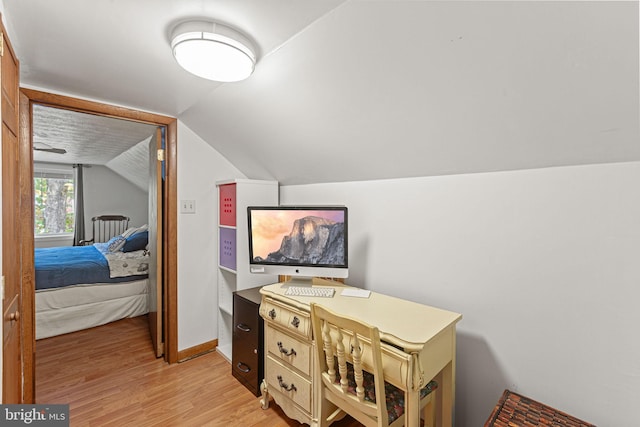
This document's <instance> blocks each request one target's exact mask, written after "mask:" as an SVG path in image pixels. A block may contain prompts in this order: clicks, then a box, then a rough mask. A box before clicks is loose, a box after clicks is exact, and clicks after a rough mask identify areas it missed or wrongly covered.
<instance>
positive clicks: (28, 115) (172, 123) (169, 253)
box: [20, 89, 178, 401]
mask: <svg viewBox="0 0 640 427" xmlns="http://www.w3.org/2000/svg"><path fill="white" fill-rule="evenodd" d="M21 97H22V99H21V107H22V108H21V124H22V125H23V126H21V128H22V129H24V130H25V131H24V132H22V133H21V139H20V145H21V149H22V150H23V152H27V150H32V149H33V148H34V144H37V143H40V142H41V141H35V140H34V138H33V135H34V132H33V131H29V132H27V131H26V129H29V130H33V129H34V128H33V112H34V110H35V111H36V112H39V109H41V108H47V109H48V110H46V111H48V112H49V113H52V112H58V113H59V112H61V111H64V112H66V113H69V114H71V115H73V114H77V113H81V114H83V115H85V114H88V115H90V116H91V118H92V119H93V120H97V121H101V120H102V119H103V118H104V117H109V118H117V119H118V120H125V121H127V124H131V122H135V123H137V124H141V127H140V128H141V129H143V132H146V131H147V130H151V131H152V132H151V133H153V135H150V137H149V138H146V137H145V138H144V139H143V140H141V141H138V142H137V143H136V144H134V145H139V147H138V151H144V152H145V153H146V156H147V159H145V160H144V162H145V163H144V165H145V166H148V167H149V168H152V165H153V163H151V162H150V161H149V159H154V158H155V159H158V162H159V163H157V169H156V170H155V171H153V174H152V173H150V172H149V171H147V173H146V175H147V176H146V177H145V179H147V180H149V177H150V176H153V179H154V180H156V183H158V185H157V186H155V187H153V186H151V185H150V183H149V182H147V183H146V184H140V185H141V186H142V187H146V188H147V190H148V191H149V189H151V191H156V192H157V193H156V194H157V203H156V204H155V208H154V207H152V204H148V205H147V208H148V209H157V210H156V211H155V212H154V213H153V214H152V213H151V212H148V214H147V217H148V218H150V219H151V220H152V221H154V224H153V225H152V227H151V228H153V229H154V230H155V231H157V233H155V234H153V236H154V237H155V236H157V240H156V241H155V243H156V244H157V246H156V248H155V249H154V251H153V252H155V255H156V256H155V257H154V259H156V260H157V263H158V269H157V273H158V274H157V280H158V289H159V291H160V292H161V296H162V298H159V299H157V307H158V309H157V310H153V311H154V312H155V315H152V314H150V316H149V317H150V320H152V319H153V321H154V322H155V323H156V325H159V327H158V326H156V328H155V329H156V334H158V336H159V340H160V344H158V346H160V352H162V353H164V359H165V360H166V361H167V362H169V363H174V362H177V357H178V356H177V331H176V324H177V320H176V304H175V295H176V290H177V284H176V282H177V274H176V265H177V259H176V247H177V237H176V224H177V218H176V211H177V210H176V203H177V202H176V169H175V168H176V166H175V165H176V162H175V153H176V143H177V141H176V139H177V136H176V134H177V129H176V128H177V124H176V120H175V119H174V118H170V117H165V116H160V115H155V114H149V113H144V112H140V111H135V110H130V109H125V108H121V107H114V106H110V105H106V104H100V103H96V102H91V101H85V100H80V99H76V98H70V97H65V96H60V95H53V94H49V93H45V92H40V91H34V90H30V89H22V90H21ZM52 114H53V113H52ZM27 124H28V125H27ZM116 127H117V126H116ZM145 129H146V130H145ZM114 133H116V132H115V131H114ZM23 134H24V135H23ZM63 145H64V144H63V143H62V142H56V141H53V140H52V142H51V143H46V145H45V146H44V147H43V146H42V145H40V148H44V149H45V150H44V151H42V150H36V151H35V152H38V156H34V158H33V160H34V161H35V160H36V158H39V159H40V161H41V163H42V159H43V158H44V159H47V161H48V163H49V164H55V163H54V161H53V160H56V159H55V157H56V155H57V156H64V155H65V154H67V153H71V151H72V148H71V147H69V146H67V147H64V146H63ZM153 146H156V147H157V148H159V149H161V151H160V152H156V151H155V150H153ZM100 147H101V148H100ZM162 147H164V148H162ZM36 148H38V145H36ZM112 148H113V146H112V144H109V142H108V141H102V145H100V141H98V150H101V151H109V150H110V149H112ZM63 151H64V154H61V153H62V152H63ZM134 151H135V150H134ZM35 152H34V153H35ZM40 153H42V154H43V155H40ZM69 157H70V156H69ZM125 157H127V156H125ZM52 158H53V160H52ZM58 160H60V159H58ZM70 161H71V159H66V160H64V162H63V163H62V164H64V163H67V164H68V163H69V162H70ZM120 161H123V162H124V163H126V162H127V161H131V159H130V158H129V159H120ZM133 161H134V162H137V163H138V162H139V160H133ZM26 163H28V164H26ZM45 163H46V162H45ZM73 163H74V164H80V163H82V161H77V162H76V161H74V162H73ZM86 163H89V162H86ZM92 163H93V164H95V161H93V162H92ZM33 165H34V163H33V162H24V163H23V164H21V165H20V166H21V167H26V168H29V174H30V175H31V176H33V171H34V166H33ZM98 166H99V167H98ZM98 166H96V167H95V171H98V169H100V170H101V172H105V171H106V170H107V169H108V170H109V171H112V168H113V169H117V168H118V166H117V165H114V164H111V168H109V167H106V166H104V165H98ZM141 166H142V165H141ZM91 169H92V171H91V172H92V173H93V172H94V170H93V168H91ZM103 169H104V170H103ZM124 169H127V168H126V167H124ZM134 169H135V168H134ZM140 169H143V168H142V167H141V168H140ZM144 169H145V170H146V168H144ZM109 173H110V172H109ZM152 187H153V188H152ZM32 196H33V195H32ZM101 202H104V200H102V201H101ZM33 214H34V212H31V215H33ZM90 215H92V213H90V212H88V213H87V216H90ZM137 222H142V220H140V219H137V220H136V223H137ZM132 225H133V224H132ZM88 234H89V235H90V234H91V231H89V232H88ZM150 234H151V233H150ZM87 237H90V236H87ZM154 237H151V235H150V237H149V239H150V240H153V239H154ZM32 238H33V237H32ZM31 247H33V244H32V245H31ZM22 271H24V272H25V273H26V274H25V275H26V276H27V280H25V289H24V295H23V306H24V307H23V312H24V313H25V315H26V316H27V318H28V319H30V321H27V322H25V323H24V324H23V333H24V338H25V346H24V352H25V358H29V357H31V359H32V358H33V354H34V351H35V337H36V334H35V332H36V323H35V280H33V279H31V280H28V279H29V277H31V278H33V277H34V276H33V272H34V265H33V259H31V260H29V259H25V260H23V266H22ZM28 272H31V274H30V275H29V274H28ZM150 313H151V310H150ZM162 343H163V344H162ZM156 348H157V346H156ZM32 366H33V365H32ZM34 381H35V373H34V372H33V369H31V371H29V369H26V372H25V386H26V387H25V388H26V390H25V397H26V398H28V397H29V388H31V397H32V398H33V396H35V384H34ZM30 384H31V387H29V385H30ZM27 401H28V399H27Z"/></svg>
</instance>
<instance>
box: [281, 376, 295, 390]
mask: <svg viewBox="0 0 640 427" xmlns="http://www.w3.org/2000/svg"><path fill="white" fill-rule="evenodd" d="M278 384H279V385H280V387H282V388H283V389H284V390H285V391H298V389H297V388H296V386H294V385H293V383H291V385H289V384H287V383H285V382H284V381H282V375H278Z"/></svg>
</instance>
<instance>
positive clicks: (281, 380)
mask: <svg viewBox="0 0 640 427" xmlns="http://www.w3.org/2000/svg"><path fill="white" fill-rule="evenodd" d="M265 379H266V380H267V384H268V387H269V389H270V390H277V391H279V392H280V393H282V394H283V395H285V396H286V397H288V398H289V399H291V400H293V402H295V403H296V404H297V405H298V406H300V407H301V408H302V409H304V410H305V411H307V412H311V382H310V381H308V380H306V379H304V378H303V377H301V376H300V375H298V374H296V373H295V372H293V371H291V370H290V369H289V368H286V367H285V366H284V365H282V364H281V363H280V362H278V361H277V360H275V359H274V358H273V357H272V356H271V355H268V356H267V366H266V375H265Z"/></svg>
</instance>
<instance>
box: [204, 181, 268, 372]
mask: <svg viewBox="0 0 640 427" xmlns="http://www.w3.org/2000/svg"><path fill="white" fill-rule="evenodd" d="M216 187H217V188H218V202H219V210H218V212H219V214H218V242H219V249H218V251H219V252H218V255H219V256H218V347H217V351H218V352H219V353H220V354H222V355H223V356H224V357H225V358H226V359H227V360H228V361H229V362H230V361H231V354H232V353H231V351H232V338H233V293H234V292H235V291H239V290H243V289H249V288H255V287H257V286H260V285H266V284H269V283H275V282H277V280H278V278H277V276H274V275H263V274H251V273H250V272H249V236H248V231H249V230H248V222H247V206H277V205H278V182H277V181H260V180H250V179H234V180H229V181H218V182H216Z"/></svg>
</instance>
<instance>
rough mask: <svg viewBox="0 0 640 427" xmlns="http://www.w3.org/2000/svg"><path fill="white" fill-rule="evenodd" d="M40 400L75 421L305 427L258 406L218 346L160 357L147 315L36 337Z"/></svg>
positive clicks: (351, 425) (348, 422)
mask: <svg viewBox="0 0 640 427" xmlns="http://www.w3.org/2000/svg"><path fill="white" fill-rule="evenodd" d="M36 403H43V404H55V403H64V404H69V405H70V414H71V423H70V424H71V426H72V427H80V426H136V427H142V426H228V427H235V426H242V427H249V426H266V427H278V426H299V425H300V424H299V423H298V422H297V421H293V420H290V419H288V418H287V417H286V416H285V415H284V414H283V413H282V411H281V410H280V409H279V408H278V406H277V405H275V404H271V405H270V408H269V409H267V410H262V409H260V404H259V402H258V399H257V398H256V397H255V396H254V395H253V394H251V392H249V391H248V390H247V389H246V388H244V387H243V386H242V385H241V384H240V383H239V382H238V381H237V380H236V379H235V378H233V376H232V375H231V367H230V365H229V363H228V362H227V361H226V360H225V359H223V358H222V356H220V355H219V354H218V353H216V352H212V353H209V354H206V355H203V356H200V357H196V358H194V359H191V360H189V361H186V362H183V363H177V364H173V365H168V364H166V363H165V362H164V361H163V360H162V359H156V358H155V357H154V355H153V352H152V347H151V339H150V338H149V332H148V325H147V318H146V316H140V317H137V318H133V319H125V320H121V321H118V322H114V323H111V324H108V325H105V326H100V327H97V328H92V329H88V330H85V331H79V332H74V333H71V334H66V335H61V336H58V337H52V338H47V339H44V340H39V341H37V343H36ZM333 425H334V426H336V427H356V426H360V425H361V424H359V423H358V422H356V421H354V420H353V419H352V418H350V417H347V418H345V419H343V420H341V421H339V422H337V423H335V424H333Z"/></svg>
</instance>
